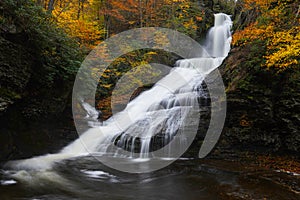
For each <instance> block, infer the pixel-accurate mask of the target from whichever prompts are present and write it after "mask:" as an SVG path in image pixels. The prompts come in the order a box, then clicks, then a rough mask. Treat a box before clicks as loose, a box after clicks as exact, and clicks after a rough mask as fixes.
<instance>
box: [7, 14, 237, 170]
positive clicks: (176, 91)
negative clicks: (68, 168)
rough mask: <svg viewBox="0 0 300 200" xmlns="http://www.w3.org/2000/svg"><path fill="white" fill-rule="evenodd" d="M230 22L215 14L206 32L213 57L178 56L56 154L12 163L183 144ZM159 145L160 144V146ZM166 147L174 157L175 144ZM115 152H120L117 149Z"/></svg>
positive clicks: (22, 165)
mask: <svg viewBox="0 0 300 200" xmlns="http://www.w3.org/2000/svg"><path fill="white" fill-rule="evenodd" d="M231 25H232V21H231V19H230V17H229V16H228V15H226V14H222V13H220V14H215V24H214V27H213V28H211V29H210V31H209V33H208V38H207V40H206V41H207V43H206V45H205V49H206V50H207V52H208V53H209V54H210V55H211V56H212V58H207V57H200V58H193V59H184V60H179V61H177V63H176V66H175V67H174V68H173V69H172V70H171V72H170V73H169V74H168V75H167V76H165V77H164V78H163V79H161V80H160V81H158V82H157V83H156V84H155V85H154V86H153V87H152V89H150V90H148V91H146V92H143V93H142V94H140V95H139V96H138V97H137V98H135V99H134V100H133V101H131V102H130V103H129V104H128V105H127V107H126V108H125V110H124V111H122V112H120V113H118V114H116V115H114V116H112V117H111V118H110V119H108V120H107V121H105V122H103V124H102V125H100V126H98V127H95V128H90V129H89V130H88V131H86V132H85V133H84V134H82V135H81V136H80V138H79V139H77V140H76V141H74V142H73V143H71V144H70V145H68V146H66V147H65V148H64V149H63V150H61V151H60V152H59V153H58V154H49V155H45V156H40V157H35V158H31V159H27V160H22V161H15V162H12V163H10V166H12V167H14V168H16V169H28V168H29V169H36V168H38V169H47V168H51V166H52V164H53V163H54V162H55V161H60V160H62V159H66V158H70V157H76V156H81V155H87V154H88V153H97V154H98V155H100V156H101V154H107V153H108V152H110V153H111V147H112V145H113V146H114V145H116V146H118V147H119V149H124V150H126V151H128V152H130V156H131V157H133V158H135V154H134V153H137V152H139V153H140V154H138V155H139V156H140V157H141V158H151V157H152V156H151V151H152V150H153V149H155V147H153V141H154V140H155V139H157V138H155V137H154V136H157V135H158V136H159V139H158V140H159V143H160V144H161V146H165V145H166V144H167V143H169V142H170V141H171V140H173V139H175V138H176V139H177V140H178V143H177V144H179V146H178V145H177V147H178V148H181V147H182V146H185V144H186V140H187V139H186V138H185V137H180V134H179V132H180V130H179V129H180V126H182V125H183V124H184V123H186V122H187V121H188V116H189V112H191V109H193V108H195V107H197V105H198V104H199V102H198V98H199V97H201V96H203V95H205V94H204V93H203V91H202V90H201V84H202V82H203V80H204V78H205V76H206V75H207V74H209V73H210V72H211V71H212V70H214V69H215V68H217V67H218V66H220V65H221V63H222V61H223V60H224V58H225V57H226V56H227V54H228V52H229V50H230V43H231V33H230V29H231ZM84 107H85V108H86V109H88V110H89V111H91V112H90V113H89V114H90V115H92V118H97V114H98V113H97V111H96V110H93V109H91V108H90V106H88V105H87V104H86V103H85V104H84ZM158 148H160V147H158ZM167 151H168V152H169V154H168V155H169V156H172V151H173V149H172V146H170V147H169V148H168V149H167ZM112 153H113V154H114V156H122V153H120V152H119V151H118V150H117V151H114V152H112Z"/></svg>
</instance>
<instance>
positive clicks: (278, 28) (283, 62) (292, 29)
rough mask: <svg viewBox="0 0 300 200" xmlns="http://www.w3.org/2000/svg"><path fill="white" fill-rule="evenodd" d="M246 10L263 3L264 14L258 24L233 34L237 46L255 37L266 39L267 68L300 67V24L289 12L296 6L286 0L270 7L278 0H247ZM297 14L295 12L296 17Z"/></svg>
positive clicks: (260, 6)
mask: <svg viewBox="0 0 300 200" xmlns="http://www.w3.org/2000/svg"><path fill="white" fill-rule="evenodd" d="M244 2H245V7H246V9H249V8H251V9H254V7H253V6H255V5H256V6H259V9H260V11H261V12H262V13H261V16H260V17H259V18H258V19H257V20H256V22H255V23H252V24H250V25H249V26H247V27H246V28H244V29H243V30H239V31H236V32H235V33H234V35H233V45H234V46H243V45H245V44H248V43H251V42H253V41H254V40H263V41H266V47H267V51H266V53H265V54H266V56H265V57H264V58H265V60H266V62H265V63H264V64H263V66H264V67H267V68H272V67H273V68H277V69H278V70H279V71H280V70H284V69H286V68H289V67H295V66H297V65H298V66H299V63H300V58H299V55H300V33H299V32H300V26H299V23H298V25H296V23H295V20H291V18H290V17H289V16H288V15H287V14H288V13H291V10H287V9H288V8H290V7H292V6H289V5H288V4H287V3H286V2H284V1H276V4H274V5H275V6H272V7H271V6H270V5H271V3H272V2H274V0H268V1H267V0H256V1H251V0H244ZM294 14H296V13H291V14H290V16H294Z"/></svg>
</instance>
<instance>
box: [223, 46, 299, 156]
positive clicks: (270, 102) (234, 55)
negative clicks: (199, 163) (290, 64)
mask: <svg viewBox="0 0 300 200" xmlns="http://www.w3.org/2000/svg"><path fill="white" fill-rule="evenodd" d="M259 48H264V47H263V46H260V44H254V45H248V46H246V47H243V48H234V49H232V50H231V52H230V55H229V56H228V58H227V59H226V60H225V62H224V63H223V65H222V66H221V67H220V70H221V72H222V74H223V80H224V84H225V86H226V90H227V106H228V110H227V119H226V120H227V121H226V125H225V128H224V131H223V135H222V138H221V142H220V143H221V144H220V145H221V146H222V145H223V146H226V147H228V148H234V149H242V150H250V151H263V152H294V153H297V152H299V151H300V134H299V127H300V115H299V113H300V93H299V91H300V72H299V70H297V69H289V70H286V71H284V72H281V73H276V72H273V71H272V70H266V69H264V68H263V67H261V66H260V65H261V63H260V62H261V59H259V58H260V57H261V55H260V51H259Z"/></svg>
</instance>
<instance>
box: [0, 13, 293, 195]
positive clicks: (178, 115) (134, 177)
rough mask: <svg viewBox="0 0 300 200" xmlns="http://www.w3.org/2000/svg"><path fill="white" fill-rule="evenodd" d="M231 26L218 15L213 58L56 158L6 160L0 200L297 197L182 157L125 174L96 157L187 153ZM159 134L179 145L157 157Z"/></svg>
mask: <svg viewBox="0 0 300 200" xmlns="http://www.w3.org/2000/svg"><path fill="white" fill-rule="evenodd" d="M231 26H232V21H231V19H230V16H228V15H226V14H222V13H220V14H216V15H215V24H214V27H213V28H211V29H210V31H209V33H208V36H207V39H206V44H205V49H206V51H207V53H208V54H209V55H210V56H211V57H210V58H207V56H205V57H199V58H193V59H185V60H179V61H178V62H177V63H176V66H175V67H174V68H173V70H171V71H170V73H169V74H168V75H166V76H165V77H164V78H163V79H161V80H160V81H158V82H157V83H156V84H155V85H154V86H153V87H152V88H151V89H150V90H148V91H146V92H143V93H142V94H140V95H139V96H138V97H137V98H135V99H134V100H133V101H131V102H130V103H129V104H128V105H127V107H126V108H125V110H124V111H122V112H120V113H117V114H116V115H114V116H113V117H111V118H110V119H108V120H107V121H105V122H103V123H97V124H96V127H93V128H90V129H89V130H88V131H87V132H85V133H84V134H82V135H81V136H80V138H79V139H77V140H75V141H74V142H72V143H71V144H69V145H68V146H66V147H65V148H63V149H62V150H61V151H60V152H59V153H57V154H48V155H44V156H39V157H34V158H30V159H26V160H20V161H11V162H8V163H7V164H6V166H5V170H2V171H1V177H0V180H1V186H0V199H3V200H5V199H155V200H156V199H243V198H246V199H247V198H248V197H249V198H250V199H253V198H255V199H259V198H261V199H263V198H264V197H271V198H274V199H284V198H285V196H282V194H285V195H289V198H290V199H293V198H294V196H295V195H296V194H295V193H293V192H292V191H289V190H288V189H285V188H284V187H281V186H278V185H276V184H275V183H273V182H272V181H268V180H265V182H264V183H263V184H262V185H261V186H260V188H258V189H257V188H256V189H255V188H254V185H255V178H253V177H252V178H251V176H249V173H248V172H242V171H239V170H237V169H235V167H236V165H232V164H230V163H229V164H228V163H227V164H224V163H223V164H224V165H223V164H221V165H220V164H219V166H216V164H207V163H206V164H205V163H204V164H203V163H199V161H198V160H194V159H191V158H181V159H179V160H177V161H176V162H174V163H173V164H172V165H170V166H168V167H167V168H164V169H161V170H159V171H155V172H151V173H145V174H128V173H124V172H120V171H117V170H114V169H111V168H109V167H107V166H105V165H103V164H101V163H100V162H99V161H98V160H97V159H96V158H95V155H96V156H98V157H101V160H102V161H105V160H106V159H111V158H112V157H113V158H114V159H113V160H110V161H111V162H115V163H116V164H118V165H127V164H128V163H132V162H135V163H137V165H139V163H140V164H141V165H143V164H144V162H145V161H147V160H149V159H151V160H155V159H158V160H159V162H165V161H166V162H167V160H168V159H166V158H172V156H173V154H172V152H173V151H174V150H175V148H176V149H180V148H185V146H187V143H189V142H191V141H192V140H193V137H191V138H190V136H188V135H184V134H180V130H181V127H182V126H183V124H187V123H191V121H193V120H191V116H193V115H190V113H193V112H194V113H196V114H197V112H199V110H197V108H198V107H199V102H198V99H199V97H203V96H205V95H206V93H205V92H204V91H203V89H202V87H201V85H202V82H203V80H204V78H205V77H206V75H207V74H208V73H210V72H211V71H212V70H214V69H216V68H217V67H218V66H220V65H221V63H222V62H223V60H224V59H225V57H226V56H227V54H228V52H229V50H230V42H231V32H230V29H231ZM83 106H84V108H85V110H86V111H87V118H89V117H90V118H91V119H92V120H91V121H92V122H95V121H97V118H98V113H97V111H96V110H94V109H93V108H92V107H90V106H89V105H88V104H86V103H83ZM129 115H130V116H129ZM128 116H129V117H128ZM197 120H199V119H197ZM197 120H196V122H198V121H197ZM196 125H198V124H196ZM120 126H121V127H122V128H120ZM156 135H160V140H159V144H161V145H162V146H161V147H163V146H165V145H166V144H168V143H170V142H171V141H174V140H175V141H177V142H176V143H175V144H176V145H175V146H172V145H170V146H169V147H168V148H167V149H165V150H164V153H165V154H164V155H165V157H164V158H157V157H156V156H154V154H153V148H154V147H153V140H154V137H155V136H156ZM112 146H117V150H116V149H115V148H112ZM161 147H158V148H161ZM91 154H94V157H93V156H90V155H91ZM220 166H221V167H220ZM226 166H227V167H226ZM234 166H235V167H234ZM274 173H275V172H274ZM275 174H276V173H275ZM256 176H258V177H259V175H257V174H256V175H255V176H254V177H256ZM246 177H248V178H249V177H250V178H249V179H248V180H250V182H247V181H248V180H247V178H246ZM251 181H253V182H251ZM266 188H273V189H277V191H276V192H273V193H271V192H270V190H268V189H266ZM279 197H280V198H279ZM296 197H297V196H295V198H296Z"/></svg>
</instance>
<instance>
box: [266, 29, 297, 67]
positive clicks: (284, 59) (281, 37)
mask: <svg viewBox="0 0 300 200" xmlns="http://www.w3.org/2000/svg"><path fill="white" fill-rule="evenodd" d="M298 29H299V27H296V28H293V29H291V30H288V31H280V32H277V33H275V34H274V35H273V37H272V38H270V40H269V41H268V46H267V48H268V54H267V56H265V58H266V64H265V66H266V67H268V68H270V67H276V68H279V69H285V68H288V67H293V66H295V65H297V64H299V60H300V58H299V55H300V33H299V31H298Z"/></svg>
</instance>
